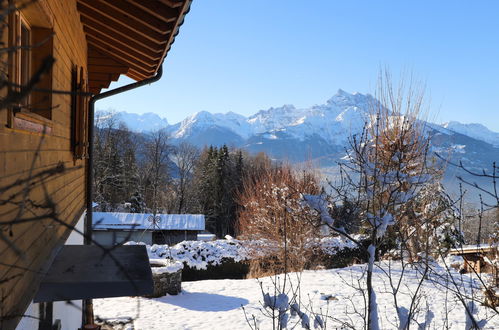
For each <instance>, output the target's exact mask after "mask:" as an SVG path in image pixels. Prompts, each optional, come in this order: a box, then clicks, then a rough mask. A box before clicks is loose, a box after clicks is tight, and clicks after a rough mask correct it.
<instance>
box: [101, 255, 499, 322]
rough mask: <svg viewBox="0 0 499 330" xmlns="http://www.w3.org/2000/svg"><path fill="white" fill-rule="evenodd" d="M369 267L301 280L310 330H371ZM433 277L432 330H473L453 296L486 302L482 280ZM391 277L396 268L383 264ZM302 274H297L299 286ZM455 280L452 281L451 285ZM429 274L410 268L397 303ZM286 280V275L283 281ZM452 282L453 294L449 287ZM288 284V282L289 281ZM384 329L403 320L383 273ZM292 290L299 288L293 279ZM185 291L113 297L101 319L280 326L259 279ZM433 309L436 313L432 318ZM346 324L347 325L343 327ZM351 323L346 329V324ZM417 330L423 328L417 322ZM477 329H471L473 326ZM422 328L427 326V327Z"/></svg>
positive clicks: (379, 277) (437, 270)
mask: <svg viewBox="0 0 499 330" xmlns="http://www.w3.org/2000/svg"><path fill="white" fill-rule="evenodd" d="M364 268H365V266H364V265H357V266H352V267H347V268H342V269H331V270H318V271H304V272H303V273H302V275H301V286H300V287H301V293H300V297H301V309H302V311H306V313H307V314H308V315H309V316H310V319H311V321H310V328H311V329H314V322H313V321H314V316H313V315H314V314H317V313H322V314H324V315H325V314H327V315H328V317H327V318H325V321H326V326H327V328H328V329H339V328H349V327H347V326H345V324H349V325H350V326H351V327H353V328H355V329H362V328H363V321H362V318H361V317H360V316H359V314H357V313H356V312H358V313H363V308H364V298H363V296H362V293H361V292H360V291H359V290H358V287H359V285H358V283H359V281H358V280H359V279H360V283H363V279H361V276H362V274H363V270H364ZM432 268H433V270H434V271H433V272H432V273H431V275H430V276H429V277H428V279H426V280H424V281H423V284H422V286H421V289H420V291H419V292H420V295H419V299H418V309H417V310H418V314H417V316H416V319H417V321H418V322H419V323H423V322H425V321H426V322H427V325H426V327H424V326H423V327H424V328H427V329H445V328H447V329H449V328H450V329H467V328H468V326H469V325H468V326H467V318H466V312H465V309H464V307H463V305H462V303H461V302H460V301H459V300H458V299H457V297H456V295H455V294H454V293H453V292H455V291H456V289H459V290H460V291H461V292H462V293H466V295H468V296H470V297H471V296H474V297H475V298H480V297H481V293H480V290H479V285H478V282H477V281H476V280H473V279H472V278H471V277H469V276H467V275H459V274H458V273H456V272H453V273H452V274H453V275H452V278H453V279H454V281H455V282H454V283H455V284H451V283H452V281H449V277H448V276H446V274H447V273H446V272H445V270H444V269H443V268H442V267H440V266H438V265H436V264H434V265H433V266H432ZM383 269H384V271H388V269H389V267H388V264H383ZM390 269H391V274H392V279H393V280H397V279H398V277H399V276H400V274H401V264H400V263H399V262H396V263H392V264H391V267H390ZM297 276H298V274H296V273H294V274H290V278H292V281H291V282H293V283H295V284H296V281H297V280H296V278H297ZM445 278H447V280H445ZM272 279H273V278H269V277H267V278H263V279H261V281H262V282H263V288H264V290H269V291H271V293H272V294H273V285H272ZM420 279H421V273H420V271H419V270H416V269H412V268H410V269H408V270H407V271H406V272H405V275H404V281H403V284H402V285H401V286H400V292H399V294H398V295H397V299H398V302H399V306H400V307H404V308H409V305H410V302H411V298H410V296H411V295H412V293H414V292H416V289H417V287H418V283H419V280H420ZM281 280H282V277H281ZM446 282H447V283H448V286H449V287H450V288H451V289H450V290H446V289H445V288H444V286H443V284H444V283H446ZM281 283H282V282H281ZM373 283H374V285H375V290H376V294H377V301H378V312H379V316H380V328H381V329H397V327H398V317H397V312H396V310H395V308H394V304H393V301H394V300H393V295H392V294H391V287H390V284H389V277H388V276H387V275H386V273H384V272H383V271H381V270H380V268H379V267H378V268H377V269H376V273H375V276H374V282H373ZM287 287H288V288H289V287H291V286H290V284H289V281H288V284H287ZM182 289H183V292H182V293H181V294H180V295H178V296H165V297H161V298H155V299H147V298H108V299H96V300H94V310H95V314H96V315H97V316H98V317H99V318H101V319H109V320H116V319H121V320H125V319H129V318H132V319H134V321H133V325H128V326H127V327H125V329H141V330H142V329H221V330H222V329H223V330H226V329H250V327H249V326H248V324H247V322H246V320H245V315H244V312H243V310H242V308H241V306H244V308H245V310H246V313H247V314H248V316H249V317H251V315H255V317H256V319H257V320H258V321H259V328H260V329H272V320H271V319H269V318H267V317H265V316H264V315H263V314H262V312H261V309H262V301H263V297H262V291H261V289H260V284H259V282H258V281H257V280H256V279H246V280H205V281H196V282H184V283H182ZM476 306H477V307H476V310H475V311H474V313H475V315H474V317H475V319H476V320H477V321H480V320H486V321H487V322H486V323H485V324H484V328H485V329H499V317H497V316H495V315H496V313H495V312H493V311H491V310H490V309H488V308H486V307H483V306H480V305H479V304H476ZM428 310H429V311H431V312H430V313H428ZM299 322H300V321H299V318H298V316H292V317H291V318H290V321H289V324H288V328H289V329H291V328H295V329H300V328H301V326H300V324H298V325H297V326H296V327H293V326H294V325H295V324H297V323H299ZM343 322H344V323H343ZM342 323H343V326H342ZM413 324H414V326H412V328H414V329H417V328H418V326H417V325H416V324H415V323H413ZM468 324H469V323H468ZM423 327H421V328H423Z"/></svg>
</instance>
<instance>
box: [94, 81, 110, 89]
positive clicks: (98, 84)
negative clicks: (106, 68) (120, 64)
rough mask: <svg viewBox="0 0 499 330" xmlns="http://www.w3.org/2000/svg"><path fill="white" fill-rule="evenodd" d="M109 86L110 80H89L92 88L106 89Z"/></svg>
mask: <svg viewBox="0 0 499 330" xmlns="http://www.w3.org/2000/svg"><path fill="white" fill-rule="evenodd" d="M110 84H111V80H108V81H101V80H89V85H90V86H91V87H92V88H108V87H109V85H110Z"/></svg>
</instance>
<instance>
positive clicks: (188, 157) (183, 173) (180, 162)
mask: <svg viewBox="0 0 499 330" xmlns="http://www.w3.org/2000/svg"><path fill="white" fill-rule="evenodd" d="M172 156H173V157H172V158H173V162H174V163H175V164H176V165H177V170H178V172H177V173H178V183H177V184H176V193H177V200H178V201H177V212H178V213H179V214H180V213H185V211H186V203H188V202H189V199H190V198H191V194H192V193H193V191H192V189H191V190H190V189H189V188H191V184H192V177H193V170H194V167H195V166H196V162H197V161H198V160H199V157H200V151H199V149H198V148H197V147H196V146H194V145H192V144H189V143H187V142H182V143H181V144H180V145H179V146H177V147H175V148H174V149H173V152H172Z"/></svg>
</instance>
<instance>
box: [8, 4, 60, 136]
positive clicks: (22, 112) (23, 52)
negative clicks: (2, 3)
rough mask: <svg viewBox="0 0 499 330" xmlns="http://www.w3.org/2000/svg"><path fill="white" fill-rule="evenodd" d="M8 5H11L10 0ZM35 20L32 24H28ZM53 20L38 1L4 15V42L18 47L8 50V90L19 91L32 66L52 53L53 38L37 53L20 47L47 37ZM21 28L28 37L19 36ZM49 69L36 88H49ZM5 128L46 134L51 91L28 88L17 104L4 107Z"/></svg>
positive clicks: (50, 129)
mask: <svg viewBox="0 0 499 330" xmlns="http://www.w3.org/2000/svg"><path fill="white" fill-rule="evenodd" d="M9 5H11V6H15V2H14V1H13V0H9ZM32 23H36V24H32ZM52 27H53V20H52V18H51V17H50V16H48V15H47V12H46V10H45V9H44V7H43V6H41V4H38V3H34V4H32V5H30V6H27V7H26V8H23V9H21V10H14V11H12V12H11V13H9V17H8V30H9V34H8V43H9V47H18V48H17V49H16V51H14V52H9V54H8V56H9V68H8V73H9V74H8V76H9V82H10V83H11V84H12V86H10V87H9V90H10V92H20V91H21V86H24V85H26V84H27V83H28V82H29V80H30V79H31V77H32V74H33V72H34V69H35V66H36V65H38V64H39V62H40V61H41V57H44V56H48V55H50V56H52V54H53V52H54V44H53V40H52V39H53V38H50V40H48V41H47V42H46V43H44V45H42V46H41V47H40V48H38V47H37V50H38V51H37V52H36V53H35V52H33V51H32V50H31V49H29V48H23V46H32V45H33V44H37V43H39V42H40V39H47V35H52V34H53V29H52ZM23 29H25V31H27V32H28V37H27V38H23ZM52 76H53V72H52V70H51V72H50V73H49V74H48V75H44V76H43V77H42V79H41V81H40V82H39V83H38V84H37V87H39V88H41V89H47V90H51V89H52V79H53V77H52ZM8 110H9V111H8V118H7V119H8V121H7V127H9V128H11V129H16V130H20V131H28V132H31V133H33V132H34V133H44V134H50V133H51V131H52V125H53V124H52V93H50V92H41V91H37V92H35V91H31V92H30V93H29V95H27V96H26V97H24V98H23V100H22V101H21V102H19V104H14V105H12V106H11V107H10V109H8Z"/></svg>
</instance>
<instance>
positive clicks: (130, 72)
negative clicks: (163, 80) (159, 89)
mask: <svg viewBox="0 0 499 330" xmlns="http://www.w3.org/2000/svg"><path fill="white" fill-rule="evenodd" d="M126 75H127V76H128V77H130V78H132V79H135V80H137V81H139V80H144V79H146V78H147V76H144V75H143V74H141V73H139V72H137V71H135V70H133V69H130V70H128V73H127V74H126Z"/></svg>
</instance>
